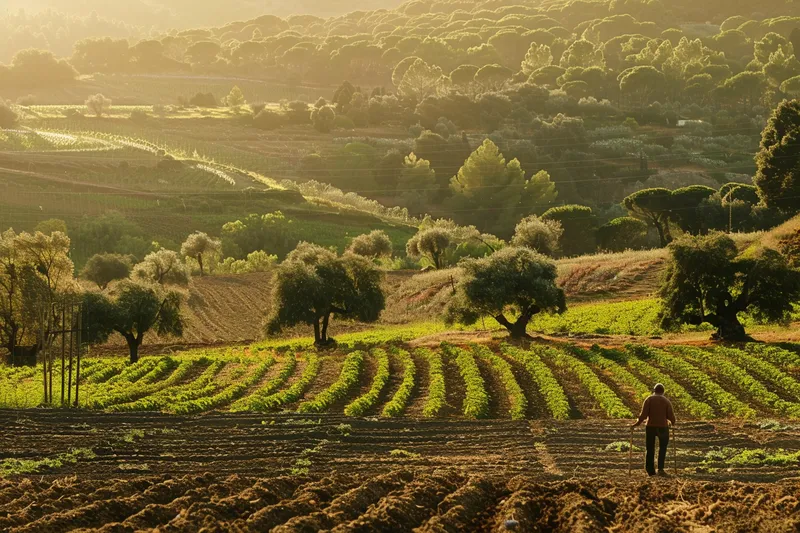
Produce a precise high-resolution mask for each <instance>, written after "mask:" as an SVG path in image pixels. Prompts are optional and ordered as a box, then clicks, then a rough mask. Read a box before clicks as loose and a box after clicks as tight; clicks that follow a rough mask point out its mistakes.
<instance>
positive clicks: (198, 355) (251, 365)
mask: <svg viewBox="0 0 800 533" xmlns="http://www.w3.org/2000/svg"><path fill="white" fill-rule="evenodd" d="M39 380H40V376H39V375H38V374H37V372H36V370H34V369H5V370H3V373H2V374H0V406H2V407H6V408H25V407H35V406H37V405H39V404H40V402H41V394H40V390H39V389H40V385H39ZM798 380H800V349H798V346H796V345H792V344H787V345H783V346H779V345H766V344H755V343H753V344H749V345H745V346H741V347H737V348H733V347H731V348H722V347H719V348H699V347H692V346H671V347H667V348H654V347H650V346H647V345H643V344H631V345H628V346H627V347H625V348H624V349H605V348H602V347H599V346H591V347H589V346H584V347H582V346H578V345H573V344H567V343H550V344H544V343H534V344H531V345H530V346H528V347H526V348H520V347H515V346H511V345H507V344H497V343H495V344H489V345H466V346H455V345H450V344H443V345H442V346H441V347H440V348H438V349H429V348H413V347H410V346H407V345H403V344H397V345H379V346H377V347H375V348H369V349H365V348H361V349H352V350H348V349H340V350H339V351H335V352H324V353H317V352H315V351H304V350H302V349H299V348H298V349H287V348H282V349H280V350H274V349H271V348H266V347H264V346H257V345H256V346H253V347H249V348H240V349H226V350H201V351H188V352H183V353H179V354H176V355H172V356H161V357H144V358H142V359H141V360H140V361H139V362H138V363H136V364H134V365H128V364H126V363H125V362H124V360H122V359H111V358H95V359H87V360H86V361H85V363H84V368H83V369H82V389H81V396H80V404H81V406H82V407H85V408H88V409H96V410H104V411H109V412H134V411H161V412H165V413H173V414H184V415H186V414H197V413H204V412H208V411H233V412H258V413H269V412H278V411H281V412H283V411H289V412H299V413H302V414H308V415H316V414H319V413H329V414H346V415H349V416H353V417H386V418H397V417H402V416H406V415H408V416H411V417H414V418H440V417H455V418H464V419H487V418H491V419H511V420H524V419H556V420H566V419H579V418H592V419H630V418H632V417H633V416H634V415H635V414H636V413H637V411H638V408H639V406H640V404H641V401H642V400H643V398H645V397H646V396H647V395H648V394H649V390H650V387H652V384H653V383H655V382H662V383H664V384H665V385H666V387H667V394H668V396H670V397H671V399H672V400H673V402H674V403H675V405H676V409H677V412H678V413H679V416H680V418H681V419H682V420H715V419H739V420H754V419H756V418H765V417H766V418H778V419H798V418H800V381H798ZM54 381H55V382H56V387H57V386H58V383H60V380H59V379H55V380H54ZM55 397H56V398H59V397H60V395H59V393H58V392H56V394H55Z"/></svg>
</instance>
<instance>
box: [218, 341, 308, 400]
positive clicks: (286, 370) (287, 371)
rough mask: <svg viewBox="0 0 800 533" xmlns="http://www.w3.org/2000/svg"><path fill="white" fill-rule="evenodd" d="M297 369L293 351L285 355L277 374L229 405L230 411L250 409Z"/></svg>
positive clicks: (295, 356) (275, 389)
mask: <svg viewBox="0 0 800 533" xmlns="http://www.w3.org/2000/svg"><path fill="white" fill-rule="evenodd" d="M296 369H297V355H296V354H295V353H291V354H288V355H286V359H285V361H284V362H283V366H282V367H281V371H280V372H279V373H278V375H277V376H275V377H274V378H272V379H271V380H269V382H268V383H267V384H266V385H264V387H262V388H261V389H259V390H257V391H256V392H254V393H253V394H251V395H250V396H247V397H245V398H242V399H240V400H238V401H236V402H234V404H233V405H231V411H248V410H250V409H251V407H252V405H253V404H254V403H256V402H258V401H259V399H260V398H266V397H268V396H271V395H272V394H274V393H275V391H277V390H278V389H280V388H281V387H282V386H283V384H284V383H286V382H287V381H288V380H289V378H290V377H292V374H294V371H295V370H296Z"/></svg>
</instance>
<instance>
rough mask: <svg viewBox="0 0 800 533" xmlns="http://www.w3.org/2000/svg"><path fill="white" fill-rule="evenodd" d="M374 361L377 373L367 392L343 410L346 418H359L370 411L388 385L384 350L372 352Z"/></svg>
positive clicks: (387, 363)
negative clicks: (376, 363) (376, 364)
mask: <svg viewBox="0 0 800 533" xmlns="http://www.w3.org/2000/svg"><path fill="white" fill-rule="evenodd" d="M372 353H373V355H374V356H375V359H377V360H378V371H377V372H376V374H375V379H373V380H372V387H370V389H369V391H368V392H367V393H366V394H364V395H363V396H360V397H359V398H356V399H355V400H354V401H353V402H351V403H350V404H349V405H348V406H347V407H345V409H344V414H346V415H347V416H361V415H363V414H364V413H366V412H367V411H368V410H369V409H371V408H372V407H373V406H374V405H375V404H376V403H378V399H379V398H380V395H381V392H383V389H385V388H386V385H387V384H388V383H389V355H388V354H387V353H386V350H382V349H380V348H377V349H375V350H373V352H372Z"/></svg>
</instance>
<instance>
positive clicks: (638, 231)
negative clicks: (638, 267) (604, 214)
mask: <svg viewBox="0 0 800 533" xmlns="http://www.w3.org/2000/svg"><path fill="white" fill-rule="evenodd" d="M646 243H647V224H645V223H644V222H643V221H641V220H639V219H638V218H633V217H619V218H615V219H613V220H611V221H610V222H608V223H607V224H604V225H602V226H600V227H599V228H598V229H597V244H598V245H599V247H600V249H601V250H603V251H607V252H624V251H625V250H640V249H642V248H644V246H645V244H646Z"/></svg>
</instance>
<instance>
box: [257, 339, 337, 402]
mask: <svg viewBox="0 0 800 533" xmlns="http://www.w3.org/2000/svg"><path fill="white" fill-rule="evenodd" d="M321 365H322V359H321V358H320V357H319V356H318V355H317V354H316V353H314V352H309V353H308V354H307V355H306V367H305V368H304V369H303V373H302V375H301V376H300V379H299V380H297V381H296V382H295V383H293V384H292V386H291V387H289V388H288V389H284V390H282V391H278V392H276V393H275V394H272V395H270V396H264V397H258V398H254V399H253V401H252V402H250V410H251V411H269V410H270V409H277V408H278V407H281V406H283V405H286V404H290V403H292V402H296V401H297V400H299V399H300V398H302V397H303V394H305V392H306V390H307V389H308V387H309V385H311V382H312V381H314V379H316V377H317V374H319V368H320V366H321Z"/></svg>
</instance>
